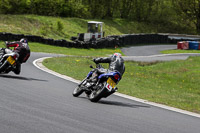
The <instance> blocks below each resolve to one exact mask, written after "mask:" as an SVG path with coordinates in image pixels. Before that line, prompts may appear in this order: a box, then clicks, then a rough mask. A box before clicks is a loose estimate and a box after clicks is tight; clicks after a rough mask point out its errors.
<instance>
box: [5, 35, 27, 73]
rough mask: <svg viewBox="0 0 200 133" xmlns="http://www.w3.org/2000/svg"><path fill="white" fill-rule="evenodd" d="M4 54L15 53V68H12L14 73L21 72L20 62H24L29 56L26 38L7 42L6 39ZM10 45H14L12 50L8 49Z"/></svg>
mask: <svg viewBox="0 0 200 133" xmlns="http://www.w3.org/2000/svg"><path fill="white" fill-rule="evenodd" d="M5 43H6V47H7V48H5V54H10V53H13V52H14V53H15V54H16V56H17V58H16V59H17V61H16V62H17V64H16V69H14V70H13V72H14V73H15V74H20V72H21V64H22V63H25V62H26V61H27V60H28V58H29V57H30V48H29V46H28V40H27V39H25V38H22V39H21V40H20V41H14V42H8V41H6V42H5ZM10 47H14V50H11V49H9V48H10Z"/></svg>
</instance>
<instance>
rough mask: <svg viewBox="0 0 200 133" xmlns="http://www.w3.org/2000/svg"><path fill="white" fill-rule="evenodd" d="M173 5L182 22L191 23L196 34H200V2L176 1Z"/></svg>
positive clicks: (191, 0)
mask: <svg viewBox="0 0 200 133" xmlns="http://www.w3.org/2000/svg"><path fill="white" fill-rule="evenodd" d="M173 4H174V6H175V7H177V8H176V11H177V13H178V14H180V15H181V16H182V19H183V21H184V22H186V21H187V23H188V24H190V22H192V23H193V24H194V25H195V27H196V31H197V33H200V0H176V1H173Z"/></svg>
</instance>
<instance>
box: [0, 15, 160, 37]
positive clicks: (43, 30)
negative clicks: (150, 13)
mask: <svg viewBox="0 0 200 133" xmlns="http://www.w3.org/2000/svg"><path fill="white" fill-rule="evenodd" d="M88 21H91V20H89V19H80V18H61V17H51V16H38V15H9V14H6V15H3V14H0V32H9V33H16V34H25V35H39V36H43V37H45V38H53V39H66V40H69V39H70V38H71V37H72V36H77V33H85V32H86V31H87V22H88ZM92 21H102V22H104V24H103V30H104V31H105V36H108V35H122V34H132V33H158V32H159V31H158V29H157V25H153V24H146V23H142V22H135V21H129V20H125V19H103V20H99V19H94V20H92ZM58 23H60V24H61V25H62V26H61V27H63V29H61V30H59V28H58ZM160 30H161V31H162V32H164V30H162V29H160Z"/></svg>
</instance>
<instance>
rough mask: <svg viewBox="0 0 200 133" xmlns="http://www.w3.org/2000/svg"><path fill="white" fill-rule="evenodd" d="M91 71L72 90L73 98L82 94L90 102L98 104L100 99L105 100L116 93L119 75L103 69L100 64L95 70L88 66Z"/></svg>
mask: <svg viewBox="0 0 200 133" xmlns="http://www.w3.org/2000/svg"><path fill="white" fill-rule="evenodd" d="M90 68H92V70H91V71H90V72H89V73H88V75H87V77H86V78H85V79H84V80H83V81H82V82H81V83H80V84H79V85H78V86H77V87H76V88H75V89H74V91H73V93H72V94H73V96H74V97H78V96H79V95H81V94H82V93H83V92H85V93H86V95H87V97H88V98H89V100H90V101H91V102H98V101H99V100H100V99H101V98H106V97H108V96H110V95H111V94H113V93H114V92H116V91H117V87H116V85H117V84H118V83H119V81H120V80H121V74H120V73H119V72H117V71H115V72H113V71H109V70H107V69H104V68H103V67H102V66H101V65H100V64H96V68H93V66H90Z"/></svg>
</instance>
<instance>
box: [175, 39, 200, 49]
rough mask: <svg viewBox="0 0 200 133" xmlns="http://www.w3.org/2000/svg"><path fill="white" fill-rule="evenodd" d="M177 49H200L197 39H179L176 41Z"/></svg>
mask: <svg viewBox="0 0 200 133" xmlns="http://www.w3.org/2000/svg"><path fill="white" fill-rule="evenodd" d="M177 49H190V50H200V42H198V41H181V42H178V43H177Z"/></svg>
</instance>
